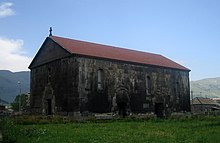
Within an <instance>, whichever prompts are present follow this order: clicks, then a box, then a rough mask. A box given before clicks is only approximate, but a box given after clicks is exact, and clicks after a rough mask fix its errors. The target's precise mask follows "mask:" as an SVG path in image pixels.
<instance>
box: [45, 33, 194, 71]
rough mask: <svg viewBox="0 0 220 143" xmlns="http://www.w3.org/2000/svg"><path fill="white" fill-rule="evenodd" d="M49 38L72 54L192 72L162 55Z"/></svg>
mask: <svg viewBox="0 0 220 143" xmlns="http://www.w3.org/2000/svg"><path fill="white" fill-rule="evenodd" d="M49 38H50V39H52V40H53V41H54V42H56V43H57V44H59V45H60V46H61V47H62V48H64V49H66V50H67V51H68V52H70V53H72V54H79V55H84V56H92V57H98V58H105V59H113V60H119V61H126V62H133V63H139V64H145V65H153V66H159V67H166V68H173V69H179V70H184V71H190V70H189V69H188V68H186V67H184V66H182V65H180V64H178V63H177V62H175V61H172V60H170V59H169V58H167V57H165V56H163V55H161V54H155V53H150V52H145V51H139V50H133V49H128V48H121V47H117V46H109V45H105V44H98V43H94V42H87V41H82V40H75V39H71V38H64V37H59V36H49Z"/></svg>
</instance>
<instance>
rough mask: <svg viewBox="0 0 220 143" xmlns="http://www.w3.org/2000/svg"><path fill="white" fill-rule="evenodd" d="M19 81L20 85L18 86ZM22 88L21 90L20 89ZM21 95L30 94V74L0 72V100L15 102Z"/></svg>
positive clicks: (26, 72)
mask: <svg viewBox="0 0 220 143" xmlns="http://www.w3.org/2000/svg"><path fill="white" fill-rule="evenodd" d="M18 81H19V82H20V84H18ZM20 87H21V88H20ZM20 89H21V93H25V94H27V93H29V92H30V72H29V71H22V72H11V71H8V70H0V99H1V100H4V101H7V102H13V101H14V99H15V97H16V96H17V95H18V94H20Z"/></svg>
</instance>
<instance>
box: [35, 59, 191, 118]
mask: <svg viewBox="0 0 220 143" xmlns="http://www.w3.org/2000/svg"><path fill="white" fill-rule="evenodd" d="M148 80H149V81H148ZM147 81H148V83H147ZM189 91H190V89H189V72H188V71H181V70H175V69H169V68H159V67H155V66H146V65H138V64H134V63H126V62H119V61H112V60H104V59H96V58H92V57H82V56H77V55H72V56H69V57H66V58H62V59H59V60H54V61H52V62H49V63H46V64H42V65H40V66H37V67H34V68H32V69H31V108H32V113H33V114H49V112H51V114H62V115H68V114H72V113H78V114H81V115H87V114H89V113H109V112H113V113H115V114H117V113H124V114H126V115H128V114H131V113H156V114H158V115H159V116H165V115H166V116H169V115H170V114H171V113H172V112H180V111H190V94H189ZM49 104H50V105H49ZM49 108H51V109H49Z"/></svg>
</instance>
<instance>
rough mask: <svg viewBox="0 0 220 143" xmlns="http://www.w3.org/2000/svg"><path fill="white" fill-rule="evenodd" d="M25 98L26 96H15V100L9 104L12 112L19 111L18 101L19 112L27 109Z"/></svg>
mask: <svg viewBox="0 0 220 143" xmlns="http://www.w3.org/2000/svg"><path fill="white" fill-rule="evenodd" d="M27 98H28V95H26V94H21V95H17V96H16V97H15V100H14V101H13V102H12V103H11V106H12V109H13V110H14V111H19V101H20V102H21V103H20V109H21V111H22V110H24V109H25V108H26V107H27Z"/></svg>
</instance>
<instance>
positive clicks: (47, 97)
mask: <svg viewBox="0 0 220 143" xmlns="http://www.w3.org/2000/svg"><path fill="white" fill-rule="evenodd" d="M54 107H55V96H54V94H53V89H52V87H51V84H50V83H48V84H47V86H46V87H45V89H44V94H43V98H42V114H43V115H52V114H54V112H55V110H54Z"/></svg>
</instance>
